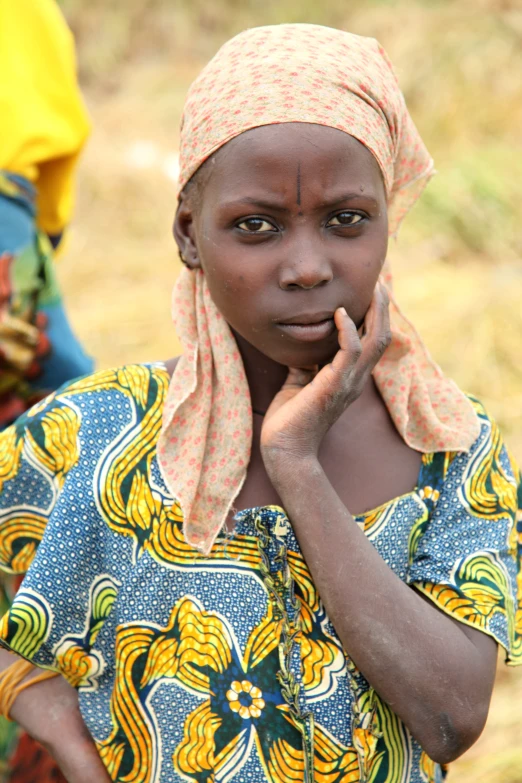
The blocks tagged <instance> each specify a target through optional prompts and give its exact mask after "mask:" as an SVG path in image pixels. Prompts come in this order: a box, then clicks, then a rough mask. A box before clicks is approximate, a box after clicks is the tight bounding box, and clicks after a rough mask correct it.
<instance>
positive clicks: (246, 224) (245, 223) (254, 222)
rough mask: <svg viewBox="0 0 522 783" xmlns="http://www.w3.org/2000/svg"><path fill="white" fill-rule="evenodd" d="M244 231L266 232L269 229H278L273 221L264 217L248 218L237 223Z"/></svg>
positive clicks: (250, 232)
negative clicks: (270, 221)
mask: <svg viewBox="0 0 522 783" xmlns="http://www.w3.org/2000/svg"><path fill="white" fill-rule="evenodd" d="M237 227H238V228H240V229H241V230H242V231H248V233H249V234H266V233H267V232H268V231H277V229H276V228H275V226H273V225H272V223H269V222H268V220H263V219H262V218H247V219H246V220H242V221H241V223H238V224H237Z"/></svg>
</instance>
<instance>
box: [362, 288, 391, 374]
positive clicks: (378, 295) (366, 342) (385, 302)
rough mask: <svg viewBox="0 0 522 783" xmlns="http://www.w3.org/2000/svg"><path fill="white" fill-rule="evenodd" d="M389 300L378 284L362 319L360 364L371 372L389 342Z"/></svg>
mask: <svg viewBox="0 0 522 783" xmlns="http://www.w3.org/2000/svg"><path fill="white" fill-rule="evenodd" d="M389 305H390V300H389V297H388V292H387V290H386V287H385V286H384V285H383V284H382V283H380V282H379V283H378V284H377V286H376V287H375V292H374V295H373V299H372V302H371V304H370V307H369V308H368V312H367V313H366V318H365V319H364V324H365V334H364V336H363V337H362V339H361V345H362V354H361V360H360V363H361V365H362V366H363V367H365V368H370V370H372V369H373V368H374V367H375V365H376V364H377V362H378V361H379V359H380V358H381V356H382V355H383V353H384V352H385V350H386V349H387V347H388V346H389V344H390V342H391V337H392V335H391V328H390V309H389Z"/></svg>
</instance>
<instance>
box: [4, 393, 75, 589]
mask: <svg viewBox="0 0 522 783" xmlns="http://www.w3.org/2000/svg"><path fill="white" fill-rule="evenodd" d="M79 428H80V417H79V415H78V413H77V412H76V411H75V409H74V408H73V407H71V406H69V405H67V404H65V403H62V402H60V401H59V400H58V399H57V397H56V394H52V395H50V396H49V397H47V398H46V399H45V400H44V401H43V402H41V403H40V404H38V405H36V406H35V407H34V408H32V409H31V410H30V411H29V412H28V413H26V414H25V415H24V416H22V417H21V418H20V419H18V421H17V422H16V423H15V424H13V425H12V426H11V427H9V428H8V429H6V430H4V431H3V432H1V433H0V568H1V569H2V570H3V571H5V572H7V573H10V574H24V573H25V572H26V571H27V569H28V568H29V566H30V564H31V562H32V560H33V558H34V555H35V553H36V550H37V548H38V545H39V543H40V541H41V540H42V537H43V534H44V531H45V527H46V525H47V522H48V521H49V518H50V516H51V514H52V512H53V510H54V507H55V504H56V501H57V498H58V496H59V494H60V490H61V488H62V486H63V484H64V482H65V479H66V477H67V474H68V473H69V471H70V470H71V468H72V467H73V466H74V465H75V464H76V462H77V461H78V456H79V446H78V431H79Z"/></svg>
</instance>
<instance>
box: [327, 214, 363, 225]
mask: <svg viewBox="0 0 522 783" xmlns="http://www.w3.org/2000/svg"><path fill="white" fill-rule="evenodd" d="M362 220H364V217H363V216H362V215H359V213H358V212H339V214H338V215H334V217H333V218H330V220H329V221H328V223H327V225H328V226H356V225H357V223H360V222H361V221H362Z"/></svg>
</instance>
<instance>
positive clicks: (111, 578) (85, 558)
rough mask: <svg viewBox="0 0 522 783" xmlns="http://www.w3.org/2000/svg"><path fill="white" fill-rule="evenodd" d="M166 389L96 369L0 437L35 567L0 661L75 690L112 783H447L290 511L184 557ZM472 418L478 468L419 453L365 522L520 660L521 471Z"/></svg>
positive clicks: (391, 560)
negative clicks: (10, 659)
mask: <svg viewBox="0 0 522 783" xmlns="http://www.w3.org/2000/svg"><path fill="white" fill-rule="evenodd" d="M168 385H169V376H168V373H167V371H166V368H165V367H164V366H163V365H161V364H156V365H136V366H126V367H122V368H120V369H116V370H108V371H104V372H99V373H97V374H95V375H93V376H90V377H88V378H85V379H82V380H80V381H77V382H73V383H71V384H69V385H68V386H66V387H65V388H64V389H62V390H61V391H59V392H58V393H56V394H53V395H52V396H51V397H49V398H48V399H47V400H46V401H44V402H42V403H41V404H40V405H38V406H36V407H35V408H34V409H33V410H32V411H30V412H29V413H27V414H26V415H25V416H23V417H22V418H21V419H20V420H19V421H18V422H17V423H16V424H15V425H14V426H13V427H11V428H10V429H8V430H6V431H5V432H4V433H2V434H1V435H0V489H1V494H0V558H1V562H2V567H3V568H4V569H5V570H7V571H8V572H11V573H17V574H18V573H24V572H25V571H27V569H29V570H28V573H27V576H26V577H25V579H24V582H23V585H22V587H21V589H20V591H19V592H18V594H17V597H16V599H15V601H14V604H13V606H12V608H11V610H10V611H9V613H8V614H7V615H6V616H5V617H4V619H3V621H2V624H1V627H0V637H1V639H2V640H3V641H2V643H3V644H4V645H5V646H8V647H10V649H12V650H14V651H15V652H17V653H18V654H20V655H22V656H24V657H25V658H28V659H29V660H32V661H34V662H35V663H36V664H38V665H39V666H42V667H49V668H51V669H55V670H57V671H60V672H61V673H62V674H63V675H64V676H65V677H66V678H67V679H68V680H69V682H71V683H72V684H73V685H74V686H76V687H78V688H79V698H80V705H81V709H82V714H83V716H84V719H85V722H86V724H87V726H88V728H89V730H90V732H91V733H92V735H93V737H94V738H95V740H96V743H97V746H98V749H99V752H100V755H101V757H102V759H103V761H104V763H105V765H106V766H107V769H108V771H109V774H110V777H111V779H112V780H114V781H121V782H122V783H123V781H130V780H132V781H133V783H173V782H174V781H194V783H206V782H207V781H215V783H225V782H227V783H228V782H231V781H237V783H243V782H246V781H248V782H249V783H261V781H263V783H265V782H266V783H287V781H289V780H295V781H311V780H312V778H313V779H314V780H315V782H316V783H362V781H366V782H367V783H368V782H369V781H371V782H372V783H439V782H440V781H442V780H443V778H444V774H445V773H444V771H443V770H442V769H441V767H440V766H438V765H437V764H435V763H434V762H432V761H431V760H430V759H429V758H428V757H427V756H426V754H425V753H424V752H423V751H422V749H421V748H420V746H419V745H418V743H417V742H416V741H415V740H414V739H413V737H412V736H411V734H410V733H409V731H408V730H407V728H406V727H405V726H404V724H403V723H402V722H401V721H400V720H399V718H398V717H397V716H396V715H394V713H393V712H392V711H391V709H390V708H389V707H388V706H387V705H386V704H385V703H383V702H382V701H381V699H380V698H379V697H378V696H377V694H376V693H375V691H374V690H373V689H372V688H371V686H370V685H369V684H368V682H367V681H366V680H365V679H364V677H363V676H362V675H361V673H360V672H359V671H358V670H357V668H356V667H355V665H354V663H353V662H352V661H351V660H350V659H349V658H348V657H347V656H346V654H345V653H344V651H343V648H342V646H341V643H340V641H339V639H338V637H337V635H336V633H335V630H334V628H333V626H332V624H331V623H330V621H329V619H328V617H327V615H326V613H325V610H324V607H323V605H322V603H321V600H320V598H319V596H318V594H317V590H316V587H315V585H314V583H313V581H312V578H311V575H310V573H309V571H308V569H307V566H306V564H305V561H304V559H303V557H302V554H301V552H300V550H299V545H298V543H297V540H296V537H295V535H294V533H293V531H292V527H291V524H290V522H289V520H288V518H287V517H286V515H285V513H284V511H283V510H282V509H280V508H277V507H268V506H267V507H261V508H255V509H249V510H246V511H242V512H241V513H240V514H239V515H238V516H237V528H236V531H235V532H234V534H233V535H224V536H221V537H220V538H219V539H218V540H217V541H216V542H215V544H214V546H213V548H212V551H211V553H210V555H209V556H208V557H205V556H204V555H202V554H201V553H200V552H199V551H198V550H197V549H195V548H193V547H191V546H190V545H189V544H187V542H186V541H185V538H184V535H183V530H182V514H181V509H180V506H179V504H178V503H177V502H176V499H175V498H173V497H172V495H171V494H170V492H169V491H168V489H167V487H166V485H165V483H164V482H163V479H162V476H161V473H160V470H159V467H158V462H157V450H156V447H157V442H158V437H159V434H160V429H161V414H162V409H163V406H164V405H165V400H166V396H167V389H168ZM471 404H472V405H473V407H474V410H475V411H476V415H477V416H478V420H479V422H480V434H479V436H478V438H477V440H476V441H475V443H474V444H473V445H472V447H471V448H470V450H469V452H460V453H453V452H436V453H426V454H424V455H423V459H422V467H421V471H420V475H419V479H418V484H417V487H416V488H415V489H414V490H413V491H412V492H409V493H407V494H405V495H403V496H401V497H399V498H396V499H394V500H391V501H390V502H388V503H385V504H384V505H382V506H381V507H379V508H377V509H375V510H373V511H370V512H368V513H367V514H364V515H361V516H359V517H357V522H358V523H359V524H360V525H361V526H362V527H363V528H364V531H365V533H366V535H367V536H368V538H369V539H370V540H371V541H372V543H373V545H374V546H375V548H376V550H377V551H378V552H379V554H380V555H381V557H382V558H383V559H384V561H385V562H386V563H387V564H388V565H389V567H390V568H391V569H392V570H393V571H394V572H395V573H396V574H397V576H399V578H400V579H402V580H403V581H404V582H406V583H407V584H411V585H413V584H414V585H416V586H417V587H418V588H419V589H420V590H422V591H423V592H424V593H425V595H426V596H428V597H429V598H430V599H431V600H432V601H433V602H434V603H435V604H436V605H437V606H438V607H440V608H441V609H442V610H443V611H445V612H446V613H448V614H449V615H451V616H452V617H454V618H455V619H457V620H459V621H460V622H463V623H467V624H469V625H470V626H472V627H473V628H476V629H479V630H481V631H483V632H484V633H487V634H489V635H491V636H493V637H494V638H495V639H496V640H497V641H498V642H499V644H501V645H502V646H503V647H505V648H506V650H507V651H508V655H509V659H510V661H511V662H513V663H517V662H518V663H520V662H522V606H521V602H522V579H521V577H520V572H519V571H517V569H518V565H519V563H518V561H517V558H519V556H520V548H518V550H517V546H518V547H520V545H521V544H522V527H521V526H520V525H519V530H518V533H517V529H516V514H517V507H518V505H519V500H517V479H518V472H517V469H516V467H515V465H514V464H513V462H512V460H511V459H510V456H509V454H508V452H507V451H506V449H505V447H504V445H503V443H502V441H501V438H500V435H499V432H498V429H497V427H496V426H495V424H494V422H492V421H491V419H489V418H488V416H487V415H486V413H485V411H484V410H483V408H482V406H481V405H480V404H479V403H478V402H476V401H475V400H471ZM521 499H522V498H521ZM44 530H45V536H43V534H44ZM42 537H43V540H42ZM517 551H518V554H517ZM517 573H518V604H517Z"/></svg>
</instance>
